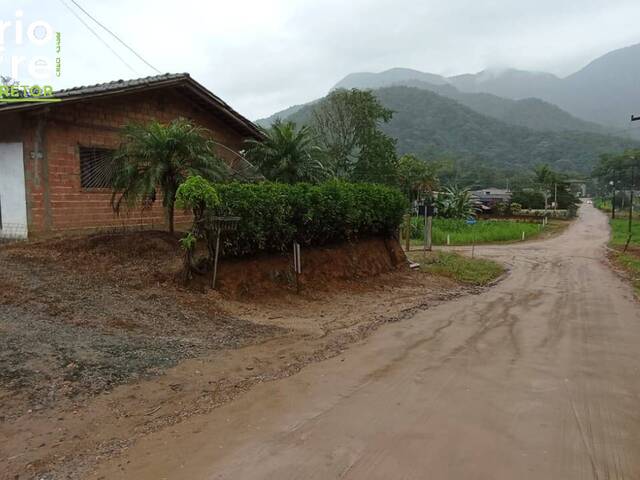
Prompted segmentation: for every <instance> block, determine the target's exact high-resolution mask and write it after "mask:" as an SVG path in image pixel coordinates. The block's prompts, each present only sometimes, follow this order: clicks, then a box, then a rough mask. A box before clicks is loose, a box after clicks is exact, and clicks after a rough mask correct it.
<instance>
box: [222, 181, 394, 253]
mask: <svg viewBox="0 0 640 480" xmlns="http://www.w3.org/2000/svg"><path fill="white" fill-rule="evenodd" d="M216 190H217V192H218V195H219V197H220V206H219V207H218V208H217V213H218V214H219V215H229V216H238V217H240V218H241V220H240V224H239V225H238V231H237V232H234V233H232V234H229V235H227V236H225V238H224V244H223V249H222V254H223V255H225V256H244V255H253V254H256V253H260V252H284V251H289V250H290V249H291V248H292V244H293V242H294V240H297V241H298V242H300V244H301V245H303V246H320V245H325V244H329V243H335V242H342V241H345V240H356V239H358V238H363V237H368V236H376V235H378V236H388V235H391V234H392V233H393V232H394V231H395V230H396V229H397V228H398V226H399V225H400V223H401V222H402V215H403V214H404V213H405V211H406V210H407V203H406V200H405V198H404V196H403V195H402V194H401V193H400V192H399V191H398V190H396V189H393V188H389V187H385V186H382V185H374V184H362V183H358V184H351V183H344V182H335V181H333V182H327V183H324V184H320V185H308V184H302V183H301V184H295V185H288V184H280V183H269V182H265V183H258V184H247V183H230V184H219V185H216Z"/></svg>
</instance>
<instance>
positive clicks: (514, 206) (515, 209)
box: [509, 202, 522, 215]
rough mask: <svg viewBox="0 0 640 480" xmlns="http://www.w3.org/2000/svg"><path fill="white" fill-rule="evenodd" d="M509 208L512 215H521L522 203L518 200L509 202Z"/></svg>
mask: <svg viewBox="0 0 640 480" xmlns="http://www.w3.org/2000/svg"><path fill="white" fill-rule="evenodd" d="M509 209H510V210H511V214H512V215H519V214H520V212H521V211H522V205H520V204H519V203H517V202H511V203H510V204H509Z"/></svg>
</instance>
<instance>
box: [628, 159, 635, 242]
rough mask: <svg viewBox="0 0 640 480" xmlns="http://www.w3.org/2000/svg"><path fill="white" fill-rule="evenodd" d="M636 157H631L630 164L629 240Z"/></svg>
mask: <svg viewBox="0 0 640 480" xmlns="http://www.w3.org/2000/svg"><path fill="white" fill-rule="evenodd" d="M635 160H636V157H635V156H634V157H633V162H634V163H632V164H631V190H630V192H629V238H631V225H632V223H633V189H634V188H635V186H636V164H635Z"/></svg>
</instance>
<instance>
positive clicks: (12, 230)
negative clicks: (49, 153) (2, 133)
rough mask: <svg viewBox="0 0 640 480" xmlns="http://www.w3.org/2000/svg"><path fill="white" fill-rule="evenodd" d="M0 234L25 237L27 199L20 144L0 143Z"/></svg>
mask: <svg viewBox="0 0 640 480" xmlns="http://www.w3.org/2000/svg"><path fill="white" fill-rule="evenodd" d="M0 209H1V214H2V226H3V227H2V231H0V234H5V235H11V236H17V237H26V236H27V199H26V195H25V183H24V161H23V158H22V143H0Z"/></svg>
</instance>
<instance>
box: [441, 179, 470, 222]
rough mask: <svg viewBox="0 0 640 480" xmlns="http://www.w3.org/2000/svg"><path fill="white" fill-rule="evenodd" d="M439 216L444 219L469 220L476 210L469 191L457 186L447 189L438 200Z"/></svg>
mask: <svg viewBox="0 0 640 480" xmlns="http://www.w3.org/2000/svg"><path fill="white" fill-rule="evenodd" d="M436 208H437V209H438V216H439V217H443V218H468V217H469V216H471V215H473V213H474V208H473V203H472V201H471V193H470V192H469V190H466V189H463V188H458V187H455V186H452V187H446V188H445V189H444V191H443V192H440V193H439V194H438V196H437V198H436Z"/></svg>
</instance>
